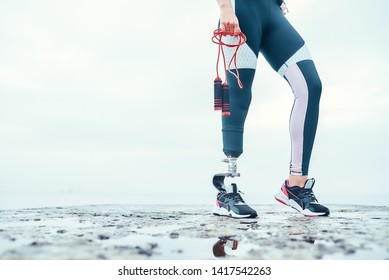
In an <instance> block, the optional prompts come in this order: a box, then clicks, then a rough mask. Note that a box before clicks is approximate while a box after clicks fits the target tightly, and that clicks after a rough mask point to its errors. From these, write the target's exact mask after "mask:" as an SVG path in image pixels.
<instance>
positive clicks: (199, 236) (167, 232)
mask: <svg viewBox="0 0 389 280" xmlns="http://www.w3.org/2000/svg"><path fill="white" fill-rule="evenodd" d="M254 208H255V209H256V210H257V211H258V213H259V217H258V218H256V219H243V220H237V219H231V218H227V217H219V216H214V215H212V214H211V210H212V207H210V206H172V205H169V206H161V205H157V206H118V205H104V206H101V205H99V206H83V207H64V208H61V207H58V208H41V209H23V210H2V211H0V259H217V258H228V259H274V260H276V259H389V207H384V206H382V207H373V206H358V205H332V206H330V209H331V216H329V217H317V218H307V217H304V216H301V215H300V214H299V213H297V212H295V211H293V210H291V209H290V208H287V207H283V206H280V205H257V206H254Z"/></svg>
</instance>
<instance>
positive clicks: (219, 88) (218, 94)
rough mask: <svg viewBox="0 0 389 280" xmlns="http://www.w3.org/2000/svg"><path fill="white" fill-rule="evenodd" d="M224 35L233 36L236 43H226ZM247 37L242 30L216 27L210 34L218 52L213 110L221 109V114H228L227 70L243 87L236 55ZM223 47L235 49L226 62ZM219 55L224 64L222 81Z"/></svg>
mask: <svg viewBox="0 0 389 280" xmlns="http://www.w3.org/2000/svg"><path fill="white" fill-rule="evenodd" d="M226 36H233V37H235V38H237V39H236V41H237V42H236V43H226V42H223V37H226ZM246 41H247V39H246V36H245V35H244V34H243V33H242V32H238V33H231V32H226V31H222V30H221V29H216V30H215V31H214V32H213V36H212V42H213V43H215V44H217V45H218V46H219V49H218V54H217V61H216V75H217V76H216V78H215V81H214V97H215V98H214V109H215V110H222V115H223V116H230V100H229V86H228V82H227V71H228V72H229V73H231V74H232V75H233V76H234V77H235V78H236V80H237V82H238V86H239V87H240V88H243V84H242V82H241V80H240V78H239V70H238V67H237V65H236V57H237V53H238V50H239V47H240V46H242V45H243V44H244V43H246ZM223 47H228V48H235V51H234V53H233V55H232V57H231V59H230V61H229V62H228V65H227V61H226V57H225V54H224V49H223ZM220 56H221V57H222V59H223V66H224V83H223V82H222V79H221V78H220V75H219V63H220ZM232 63H234V66H235V70H236V73H234V72H232V71H231V64H232Z"/></svg>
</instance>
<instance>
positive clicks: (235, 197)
mask: <svg viewBox="0 0 389 280" xmlns="http://www.w3.org/2000/svg"><path fill="white" fill-rule="evenodd" d="M213 214H215V215H218V216H228V217H232V218H255V217H257V212H256V211H255V210H254V209H252V208H251V207H250V206H248V205H247V204H246V203H245V202H244V200H243V198H242V197H241V195H240V193H239V192H238V187H237V186H236V184H231V185H229V186H226V191H221V192H219V193H218V194H217V197H216V205H215V208H214V209H213Z"/></svg>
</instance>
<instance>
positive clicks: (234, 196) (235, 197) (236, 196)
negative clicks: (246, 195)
mask: <svg viewBox="0 0 389 280" xmlns="http://www.w3.org/2000/svg"><path fill="white" fill-rule="evenodd" d="M239 192H240V191H239ZM226 197H228V198H231V199H232V200H234V202H242V203H245V202H244V200H243V198H242V196H241V195H240V193H227V194H226Z"/></svg>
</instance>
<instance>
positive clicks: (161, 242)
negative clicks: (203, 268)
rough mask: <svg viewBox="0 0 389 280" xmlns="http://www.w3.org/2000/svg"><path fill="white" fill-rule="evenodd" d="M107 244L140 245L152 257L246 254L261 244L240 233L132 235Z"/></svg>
mask: <svg viewBox="0 0 389 280" xmlns="http://www.w3.org/2000/svg"><path fill="white" fill-rule="evenodd" d="M103 247H105V248H109V247H111V248H116V249H118V250H120V249H122V250H126V249H130V248H132V249H136V250H137V252H138V254H140V255H145V256H146V257H147V258H149V259H180V260H182V259H183V260H187V259H191V260H193V259H217V258H232V259H233V258H234V257H236V258H245V257H247V256H248V252H249V251H250V250H252V249H255V248H258V246H255V245H253V244H249V243H246V242H242V241H239V240H238V238H236V237H219V238H216V239H215V238H189V237H180V236H174V237H172V236H147V235H131V236H127V237H124V238H120V239H115V240H106V241H104V243H103Z"/></svg>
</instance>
